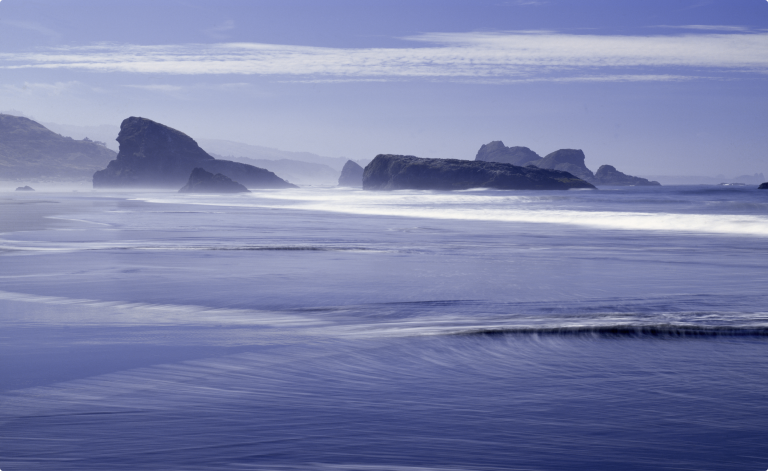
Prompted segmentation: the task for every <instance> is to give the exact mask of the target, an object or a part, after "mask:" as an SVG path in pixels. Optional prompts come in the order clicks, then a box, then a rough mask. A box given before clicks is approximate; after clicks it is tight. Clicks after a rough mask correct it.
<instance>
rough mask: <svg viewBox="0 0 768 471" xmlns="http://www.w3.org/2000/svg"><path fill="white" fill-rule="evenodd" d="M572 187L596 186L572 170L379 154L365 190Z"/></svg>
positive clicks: (366, 176) (370, 168)
mask: <svg viewBox="0 0 768 471" xmlns="http://www.w3.org/2000/svg"><path fill="white" fill-rule="evenodd" d="M469 188H496V189H500V190H568V189H571V188H595V187H594V186H593V185H591V184H590V183H587V182H585V181H584V180H581V179H579V178H577V177H574V176H573V175H571V174H570V173H568V172H562V171H559V170H547V169H540V168H536V167H520V166H517V165H512V164H505V163H496V162H483V161H477V160H475V161H472V160H458V159H423V158H419V157H414V156H411V155H391V154H388V155H384V154H380V155H377V156H376V158H375V159H373V160H372V161H371V163H369V164H368V165H367V166H366V167H365V171H364V173H363V189H365V190H405V189H410V190H466V189H469Z"/></svg>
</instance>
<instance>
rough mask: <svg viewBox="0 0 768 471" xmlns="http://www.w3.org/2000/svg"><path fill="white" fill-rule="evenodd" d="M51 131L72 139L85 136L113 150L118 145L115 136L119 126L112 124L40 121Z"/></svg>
mask: <svg viewBox="0 0 768 471" xmlns="http://www.w3.org/2000/svg"><path fill="white" fill-rule="evenodd" d="M41 124H42V125H44V126H45V127H47V128H48V129H50V130H51V131H53V132H56V133H59V134H61V135H62V136H69V137H71V138H72V139H85V138H86V137H87V138H89V139H91V140H94V141H100V142H103V143H104V144H105V145H106V146H107V148H108V149H112V150H114V151H115V152H117V151H118V145H117V141H116V140H115V138H116V137H117V134H118V133H119V132H120V126H115V125H112V124H100V125H98V126H75V125H72V124H59V123H49V122H44V123H41Z"/></svg>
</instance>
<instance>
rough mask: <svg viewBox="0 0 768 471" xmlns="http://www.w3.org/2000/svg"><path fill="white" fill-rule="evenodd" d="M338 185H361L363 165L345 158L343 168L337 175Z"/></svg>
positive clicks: (358, 186) (357, 186) (356, 186)
mask: <svg viewBox="0 0 768 471" xmlns="http://www.w3.org/2000/svg"><path fill="white" fill-rule="evenodd" d="M339 186H352V187H355V188H360V187H362V186H363V167H361V166H360V165H358V163H357V162H353V161H351V160H347V163H345V164H344V168H342V169H341V175H340V176H339Z"/></svg>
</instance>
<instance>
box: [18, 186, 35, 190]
mask: <svg viewBox="0 0 768 471" xmlns="http://www.w3.org/2000/svg"><path fill="white" fill-rule="evenodd" d="M16 191H35V189H34V188H32V187H31V186H20V187H18V188H16Z"/></svg>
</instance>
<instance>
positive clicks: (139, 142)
mask: <svg viewBox="0 0 768 471" xmlns="http://www.w3.org/2000/svg"><path fill="white" fill-rule="evenodd" d="M117 142H118V143H119V144H120V152H119V153H118V154H117V158H116V159H115V160H113V161H111V162H110V163H109V165H108V166H107V168H106V169H104V170H100V171H98V172H96V173H94V174H93V187H94V188H109V187H135V188H178V187H180V186H181V185H184V184H185V183H186V182H187V179H188V177H189V175H190V172H192V169H194V168H202V169H205V170H207V171H209V172H213V173H221V174H223V175H225V176H227V177H229V178H231V179H233V180H236V181H239V182H241V183H242V184H244V185H246V186H247V187H249V188H295V187H296V186H295V185H292V184H290V183H288V182H286V181H285V180H283V179H282V178H280V177H278V176H277V175H275V174H274V173H272V172H270V171H269V170H265V169H263V168H259V167H254V166H253V165H248V164H243V163H239V162H230V161H228V160H217V159H215V158H213V157H211V156H210V155H208V154H207V153H206V152H205V151H204V150H203V149H201V148H200V146H198V145H197V142H195V140H194V139H192V138H191V137H189V136H187V135H186V134H184V133H182V132H180V131H177V130H176V129H173V128H170V127H168V126H165V125H163V124H160V123H156V122H154V121H152V120H149V119H146V118H136V117H130V118H128V119H126V120H124V121H123V122H122V124H121V125H120V134H119V135H118V136H117Z"/></svg>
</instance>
